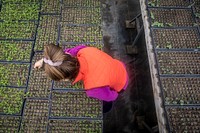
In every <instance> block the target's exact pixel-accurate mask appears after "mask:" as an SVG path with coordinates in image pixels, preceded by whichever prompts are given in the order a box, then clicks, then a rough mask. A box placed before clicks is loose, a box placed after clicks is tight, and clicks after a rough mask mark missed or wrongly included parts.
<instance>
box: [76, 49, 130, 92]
mask: <svg viewBox="0 0 200 133" xmlns="http://www.w3.org/2000/svg"><path fill="white" fill-rule="evenodd" d="M77 58H78V60H79V63H80V72H81V73H84V74H83V75H81V74H80V72H79V75H78V77H77V78H76V80H75V81H74V82H77V80H78V79H79V78H80V76H82V80H83V81H84V86H85V89H86V90H88V89H92V88H96V87H102V86H109V87H110V88H111V89H114V90H115V91H117V92H119V91H121V90H122V89H123V87H125V84H126V81H127V73H126V69H125V67H124V65H123V63H122V62H120V61H118V60H116V59H113V58H112V57H111V56H109V55H108V54H106V53H104V52H103V51H101V50H98V49H97V48H94V47H86V48H84V49H81V50H80V51H79V52H78V53H77Z"/></svg>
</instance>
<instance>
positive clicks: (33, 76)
mask: <svg viewBox="0 0 200 133" xmlns="http://www.w3.org/2000/svg"><path fill="white" fill-rule="evenodd" d="M42 58H43V53H42V52H36V53H35V55H34V57H33V61H32V66H34V63H35V62H36V61H38V60H40V59H42ZM51 86H52V80H51V79H49V78H47V76H46V75H45V72H44V71H43V70H37V69H31V72H30V79H29V85H28V92H29V93H30V97H39V98H48V97H49V94H50V89H51Z"/></svg>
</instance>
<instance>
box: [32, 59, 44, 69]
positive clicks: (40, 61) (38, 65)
mask: <svg viewBox="0 0 200 133" xmlns="http://www.w3.org/2000/svg"><path fill="white" fill-rule="evenodd" d="M42 65H43V59H41V60H39V61H37V62H36V63H35V64H34V69H35V68H37V69H39V68H41V67H42Z"/></svg>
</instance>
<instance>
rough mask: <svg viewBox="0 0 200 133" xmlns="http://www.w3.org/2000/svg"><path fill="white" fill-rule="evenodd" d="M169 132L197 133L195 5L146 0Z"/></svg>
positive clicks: (199, 60) (199, 73)
mask: <svg viewBox="0 0 200 133" xmlns="http://www.w3.org/2000/svg"><path fill="white" fill-rule="evenodd" d="M147 4H148V15H149V22H150V25H151V27H150V30H151V36H152V42H153V48H154V53H155V58H156V61H157V69H158V72H159V80H160V87H161V92H162V99H163V104H164V109H165V111H166V118H167V127H168V130H169V132H199V131H200V125H199V123H200V121H199V120H200V119H199V118H200V96H199V88H200V67H199V66H200V30H199V22H198V21H199V8H200V5H199V2H198V1H195V0H194V1H190V0H184V1H183V0H176V1H173V0H170V1H165V0H159V1H155V0H147Z"/></svg>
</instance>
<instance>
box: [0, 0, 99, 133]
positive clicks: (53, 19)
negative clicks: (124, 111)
mask: <svg viewBox="0 0 200 133" xmlns="http://www.w3.org/2000/svg"><path fill="white" fill-rule="evenodd" d="M61 3H65V1H60V0H56V1H54V0H50V1H49V0H30V1H26V2H25V1H23V0H3V2H2V5H1V12H0V30H1V33H0V43H1V45H0V49H1V51H0V53H1V55H2V56H1V57H0V79H1V80H0V101H1V103H0V131H2V132H56V131H64V132H65V131H66V129H67V130H68V131H70V132H74V131H75V132H82V131H85V132H102V112H101V111H102V103H101V102H99V101H97V100H94V99H93V100H91V99H89V98H87V97H86V95H85V93H84V91H83V89H80V88H83V87H82V83H78V84H76V85H75V86H71V85H70V84H69V83H66V82H52V81H51V80H50V79H48V78H46V76H45V74H44V73H43V72H42V71H36V70H33V69H32V66H33V64H34V62H35V61H36V60H38V59H40V58H41V57H42V51H43V46H44V44H48V43H50V42H51V43H52V42H53V43H58V38H59V36H61V37H60V39H62V40H64V41H61V42H63V44H61V45H62V46H63V47H70V46H71V45H68V44H66V43H67V41H68V42H70V41H73V42H74V41H76V42H75V43H77V44H78V42H86V40H87V41H89V42H94V43H87V42H86V43H85V44H86V45H90V46H91V45H94V46H98V47H99V48H101V46H102V45H101V44H100V43H99V42H101V41H99V40H100V39H99V38H100V37H99V36H100V33H98V32H100V29H99V27H96V28H95V27H94V26H92V27H90V26H88V25H87V26H85V27H81V26H80V27H77V28H76V26H74V25H72V26H69V25H68V26H65V27H66V28H61V27H62V24H59V21H60V20H61V21H62V19H61V17H60V15H61V13H60V9H61ZM88 4H89V3H88ZM39 11H40V13H39ZM95 22H96V21H95ZM72 28H75V30H74V31H77V30H79V31H80V32H79V33H78V32H77V34H76V33H75V32H74V31H73V30H72ZM64 30H66V31H68V33H66V34H69V32H70V33H71V34H74V35H75V36H83V37H80V38H81V39H82V40H81V39H79V40H76V39H75V37H74V38H71V39H70V38H65V37H66V36H65V33H64ZM60 31H62V32H61V34H60ZM83 32H87V36H84V33H83ZM62 33H63V34H62ZM89 34H92V35H91V36H90V35H89ZM95 35H96V36H97V37H95ZM89 36H90V38H88V37H89ZM67 39H68V40H67ZM84 39H85V40H84ZM95 42H98V43H97V44H96V43H95ZM79 44H80V43H79ZM75 45H76V44H75ZM66 88H68V89H66ZM66 126H67V127H66Z"/></svg>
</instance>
